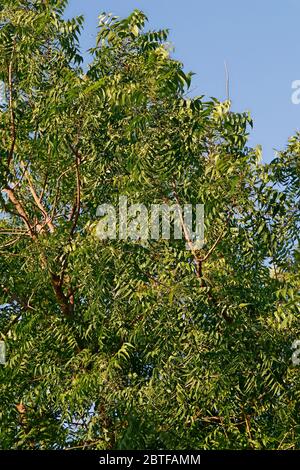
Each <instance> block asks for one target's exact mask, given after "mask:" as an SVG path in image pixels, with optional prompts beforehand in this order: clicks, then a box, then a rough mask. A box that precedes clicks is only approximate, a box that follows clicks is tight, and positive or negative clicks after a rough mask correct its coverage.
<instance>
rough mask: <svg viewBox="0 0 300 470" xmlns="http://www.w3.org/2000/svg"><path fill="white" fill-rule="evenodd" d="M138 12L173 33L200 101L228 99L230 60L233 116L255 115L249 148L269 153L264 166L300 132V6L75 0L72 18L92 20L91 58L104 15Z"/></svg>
mask: <svg viewBox="0 0 300 470" xmlns="http://www.w3.org/2000/svg"><path fill="white" fill-rule="evenodd" d="M135 8H139V9H140V10H142V11H144V12H145V13H146V15H147V16H148V18H149V26H150V28H151V29H158V28H169V29H170V40H171V42H172V44H173V45H174V47H175V52H174V55H175V57H176V58H177V59H179V60H181V61H182V62H183V63H184V66H185V70H186V71H190V70H191V71H193V72H195V74H196V75H195V76H194V79H193V85H192V87H191V89H192V94H194V95H202V94H205V95H207V96H215V97H217V98H219V99H225V98H226V93H225V89H226V87H225V71H224V61H226V63H227V67H228V69H229V75H230V97H231V99H232V102H233V109H234V110H235V111H243V110H250V112H251V114H252V117H253V119H254V130H253V131H252V133H251V139H250V141H249V143H250V145H256V144H261V145H262V146H263V159H264V161H270V159H272V157H273V154H274V151H273V149H277V150H280V149H282V148H284V146H285V145H286V142H287V139H288V137H289V136H290V135H292V134H294V133H295V131H296V130H298V129H300V105H295V104H293V103H292V101H291V95H292V82H293V81H294V80H300V27H299V21H300V0H251V1H249V2H243V1H242V0H207V1H206V0H185V1H184V0H69V7H68V10H67V15H68V16H75V15H78V14H81V13H83V14H84V16H85V18H86V24H85V31H84V34H83V36H82V50H83V51H85V50H87V49H88V48H89V47H91V46H93V45H94V43H95V34H96V27H97V16H98V15H99V14H100V13H101V12H103V11H105V12H113V13H114V14H116V15H118V16H122V17H124V16H127V15H128V14H129V13H130V12H131V11H132V10H133V9H135Z"/></svg>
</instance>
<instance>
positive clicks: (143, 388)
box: [0, 0, 300, 449]
mask: <svg viewBox="0 0 300 470" xmlns="http://www.w3.org/2000/svg"><path fill="white" fill-rule="evenodd" d="M66 3H67V2H66V1H65V0H36V1H33V0H32V1H29V0H18V1H16V0H1V5H0V81H2V83H3V86H4V91H5V96H3V97H2V101H1V103H0V157H1V158H0V185H1V198H0V202H1V208H2V215H1V218H0V257H1V262H0V305H1V306H0V339H1V340H2V341H4V342H5V345H6V356H7V357H6V363H5V364H3V365H0V449H65V448H74V447H75V448H82V449H245V448H248V449H251V448H253V449H299V448H300V433H299V429H300V428H299V427H300V413H299V411H300V410H299V396H300V375H299V367H297V366H295V365H293V362H292V352H293V350H292V343H293V342H294V341H295V340H297V339H300V331H299V330H300V328H299V317H300V308H299V290H300V276H299V263H300V253H299V228H300V210H299V209H300V206H299V201H300V181H299V179H300V136H299V135H296V136H294V137H292V138H291V139H290V141H289V143H288V146H287V148H286V149H285V150H284V151H282V152H280V153H278V155H276V158H275V159H274V160H273V161H272V162H271V163H270V164H263V163H262V162H261V150H260V148H259V147H258V148H255V149H253V148H249V147H248V146H247V139H248V132H249V131H250V130H251V126H252V121H251V118H250V116H249V115H248V113H235V112H234V111H233V110H232V109H231V103H230V101H229V100H228V101H225V102H220V101H219V100H217V99H215V98H210V99H207V98H206V97H204V96H200V97H193V96H192V93H189V87H190V84H191V79H192V74H187V73H186V72H184V69H183V65H182V64H181V63H179V62H178V61H176V60H175V59H174V58H172V56H173V54H172V50H171V47H170V44H169V43H168V31H167V30H161V31H150V30H149V29H148V28H147V18H146V17H145V15H144V14H143V13H142V12H140V11H138V10H135V11H134V12H133V13H132V14H131V15H130V16H129V17H128V18H125V19H120V18H117V17H115V16H113V15H111V14H105V13H103V14H101V15H100V16H99V30H98V35H97V42H96V44H95V47H94V48H93V49H92V50H91V51H89V52H90V57H91V62H90V64H89V66H88V67H87V68H86V67H85V66H84V67H83V65H82V63H83V57H82V55H81V52H80V48H79V39H80V31H81V28H82V27H83V18H82V17H77V18H74V19H70V20H66V19H65V17H64V8H65V6H66ZM120 195H122V196H126V197H127V198H128V202H129V203H130V204H134V203H142V204H144V205H146V206H147V207H150V206H151V204H171V205H172V204H180V205H183V204H192V205H193V206H195V205H196V204H204V207H205V243H204V245H203V247H202V248H199V249H192V250H188V249H187V247H186V244H187V241H188V240H186V239H184V237H183V239H182V240H177V239H175V237H171V239H170V240H165V239H162V238H159V239H158V240H151V239H149V241H148V242H147V243H139V241H138V240H137V241H134V240H130V239H128V240H120V239H115V240H99V239H98V238H97V236H96V227H97V223H98V221H99V217H98V216H97V207H98V206H99V205H100V204H102V203H110V204H113V205H114V206H117V205H118V201H119V196H120Z"/></svg>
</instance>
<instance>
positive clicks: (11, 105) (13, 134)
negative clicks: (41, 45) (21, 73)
mask: <svg viewBox="0 0 300 470" xmlns="http://www.w3.org/2000/svg"><path fill="white" fill-rule="evenodd" d="M13 54H14V49H13V52H12V55H13ZM12 77H13V64H12V59H11V61H10V63H9V66H8V90H9V111H10V132H11V145H10V150H9V153H8V160H7V166H8V168H9V167H10V164H11V161H12V158H13V154H14V149H15V144H16V139H17V135H16V123H15V112H14V103H13V78H12Z"/></svg>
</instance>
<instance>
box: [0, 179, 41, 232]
mask: <svg viewBox="0 0 300 470" xmlns="http://www.w3.org/2000/svg"><path fill="white" fill-rule="evenodd" d="M3 192H5V193H6V194H7V195H8V197H9V199H10V201H11V202H12V204H13V205H14V207H15V209H16V211H17V213H18V214H19V216H20V217H21V219H22V220H23V222H24V224H25V225H26V227H27V229H28V231H29V234H30V236H31V238H33V239H35V238H36V234H35V233H34V231H33V229H32V227H31V224H30V220H29V217H28V215H27V214H26V212H25V209H24V208H23V206H22V204H21V202H20V201H19V200H18V198H17V197H16V196H15V193H14V190H13V189H12V188H5V189H3Z"/></svg>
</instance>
